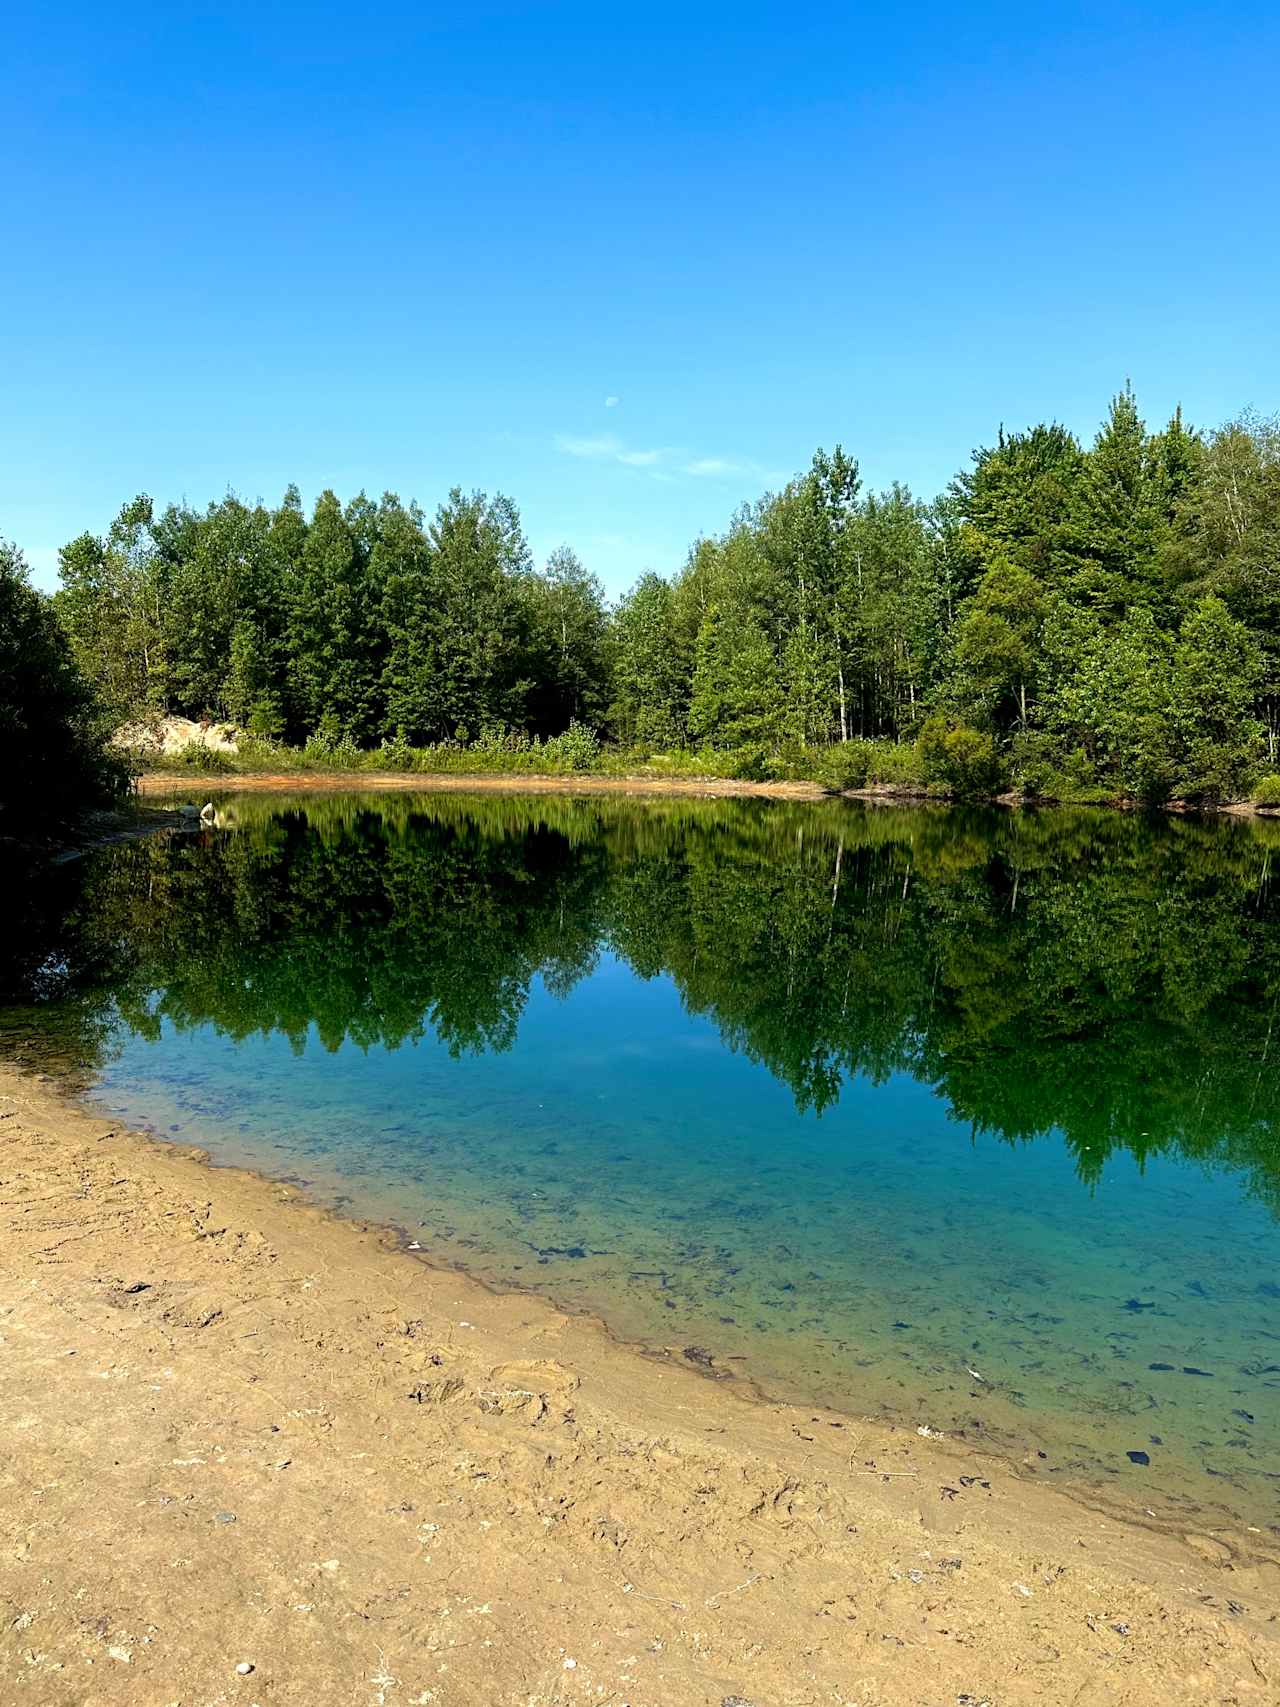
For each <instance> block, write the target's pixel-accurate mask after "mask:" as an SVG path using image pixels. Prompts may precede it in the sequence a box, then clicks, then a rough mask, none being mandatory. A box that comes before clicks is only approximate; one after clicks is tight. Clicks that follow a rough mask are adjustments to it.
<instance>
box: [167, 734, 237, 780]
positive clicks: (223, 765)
mask: <svg viewBox="0 0 1280 1707" xmlns="http://www.w3.org/2000/svg"><path fill="white" fill-rule="evenodd" d="M170 763H171V764H172V765H173V766H174V768H175V769H177V770H186V771H199V772H200V774H201V775H202V776H230V775H231V774H232V772H233V771H234V770H235V768H236V766H235V760H234V758H233V756H232V755H231V754H230V753H223V752H219V751H218V749H217V748H216V747H206V746H205V745H204V743H203V742H202V741H188V742H187V744H186V746H185V747H183V748H182V749H181V750H180V751H178V752H176V753H174V754H173V755H172V757H171V759H170Z"/></svg>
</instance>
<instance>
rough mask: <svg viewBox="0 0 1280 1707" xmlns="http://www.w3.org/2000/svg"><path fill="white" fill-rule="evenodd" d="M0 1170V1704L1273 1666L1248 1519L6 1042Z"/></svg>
mask: <svg viewBox="0 0 1280 1707" xmlns="http://www.w3.org/2000/svg"><path fill="white" fill-rule="evenodd" d="M359 782H360V784H361V785H362V786H364V785H367V782H368V779H367V778H360V779H359ZM466 782H467V784H468V785H471V784H472V783H473V782H474V779H471V778H468V779H466ZM290 784H291V786H296V779H292V778H291V779H290ZM520 786H521V787H524V786H525V779H520ZM0 1179H2V1180H3V1187H2V1189H0V1700H3V1701H4V1702H6V1703H8V1702H14V1703H21V1702H31V1703H39V1704H42V1707H43V1704H49V1707H63V1704H65V1707H71V1704H73V1703H74V1704H75V1707H93V1704H98V1707H106V1704H112V1707H114V1704H116V1703H135V1702H136V1703H147V1704H155V1707H161V1704H167V1703H181V1704H182V1707H196V1704H205V1703H214V1702H217V1703H233V1702H235V1703H238V1702H243V1703H246V1704H248V1703H259V1704H261V1707H268V1704H277V1703H297V1704H299V1707H302V1704H306V1707H329V1704H338V1703H348V1702H350V1703H360V1704H362V1707H363V1704H369V1707H374V1704H377V1707H397V1704H399V1703H424V1704H425V1703H433V1704H438V1707H473V1704H474V1707H506V1704H510V1707H517V1704H519V1707H550V1704H552V1703H562V1704H565V1707H568V1704H570V1703H587V1702H591V1703H600V1704H609V1707H622V1704H624V1703H629V1704H630V1707H703V1704H710V1707H721V1704H722V1703H725V1702H738V1701H742V1702H747V1703H751V1704H752V1707H799V1704H805V1707H808V1704H809V1703H847V1704H855V1703H856V1704H857V1707H864V1704H877V1703H884V1704H902V1707H908V1704H910V1707H954V1704H957V1703H967V1704H974V1707H976V1704H977V1703H980V1702H990V1703H991V1707H1017V1704H1020V1703H1031V1702H1037V1703H1045V1702H1050V1703H1056V1702H1062V1703H1067V1702H1070V1703H1074V1704H1078V1707H1112V1704H1114V1707H1120V1704H1121V1703H1124V1704H1144V1703H1151V1704H1152V1707H1155V1704H1156V1703H1161V1704H1167V1703H1181V1702H1186V1703H1192V1702H1195V1703H1197V1704H1199V1703H1205V1702H1216V1701H1234V1702H1252V1701H1257V1702H1259V1703H1262V1702H1269V1701H1274V1700H1275V1699H1276V1698H1277V1694H1278V1693H1280V1565H1278V1564H1277V1562H1276V1560H1275V1558H1274V1557H1268V1547H1267V1542H1268V1539H1269V1538H1268V1537H1264V1536H1261V1535H1258V1536H1256V1537H1249V1538H1245V1539H1244V1541H1243V1542H1241V1541H1238V1540H1236V1539H1234V1538H1216V1537H1213V1536H1209V1535H1203V1536H1193V1537H1190V1538H1183V1537H1176V1536H1164V1535H1159V1534H1155V1533H1152V1532H1150V1531H1148V1530H1146V1529H1143V1528H1141V1527H1139V1526H1138V1525H1136V1524H1135V1525H1125V1524H1121V1523H1117V1522H1116V1521H1114V1520H1113V1519H1111V1518H1104V1517H1102V1516H1099V1515H1097V1514H1095V1513H1093V1512H1090V1511H1088V1510H1086V1509H1085V1508H1084V1507H1082V1506H1080V1505H1078V1504H1076V1503H1075V1502H1074V1501H1073V1500H1071V1499H1070V1498H1069V1497H1068V1496H1066V1495H1064V1494H1062V1493H1061V1492H1055V1491H1053V1490H1050V1489H1047V1488H1046V1489H1041V1488H1039V1487H1036V1486H1034V1485H1030V1486H1029V1485H1028V1484H1027V1483H1026V1482H1024V1481H1018V1480H1015V1479H1014V1478H1013V1477H1012V1476H1011V1475H1010V1474H1009V1473H1008V1472H1006V1471H1005V1470H1004V1468H1003V1467H1002V1466H1001V1465H999V1464H997V1463H995V1462H993V1461H990V1460H983V1459H981V1458H977V1457H974V1456H973V1455H972V1454H969V1453H967V1452H966V1453H961V1452H959V1451H958V1450H956V1449H955V1448H954V1446H953V1444H952V1443H950V1442H947V1441H936V1440H929V1439H924V1438H920V1437H919V1436H918V1435H916V1433H915V1432H914V1431H909V1430H908V1431H894V1430H891V1429H888V1428H885V1427H883V1426H873V1425H863V1424H854V1423H853V1422H851V1421H850V1420H849V1419H847V1418H842V1417H839V1416H836V1415H834V1414H829V1413H815V1412H813V1411H811V1410H808V1409H795V1408H792V1407H788V1406H782V1405H776V1404H766V1403H764V1402H761V1401H759V1400H757V1399H755V1398H753V1397H751V1396H750V1395H747V1394H745V1393H744V1392H742V1391H741V1390H740V1389H738V1388H737V1387H735V1386H733V1385H731V1384H718V1383H716V1382H714V1381H712V1380H710V1379H707V1378H706V1377H705V1376H704V1375H702V1374H700V1373H699V1372H698V1370H697V1369H696V1367H694V1365H693V1364H692V1363H690V1362H688V1361H687V1360H685V1359H684V1358H682V1357H681V1355H680V1354H679V1350H678V1348H677V1350H676V1354H675V1355H674V1356H673V1357H672V1359H671V1360H670V1362H668V1363H662V1362H657V1361H654V1360H652V1359H648V1358H645V1357H642V1356H640V1355H639V1354H637V1353H635V1352H633V1351H631V1350H629V1349H627V1348H625V1347H622V1346H619V1345H618V1344H616V1343H615V1342H613V1341H612V1340H611V1339H610V1338H609V1336H608V1335H607V1334H606V1333H605V1332H604V1331H603V1330H602V1329H601V1328H600V1327H599V1326H598V1325H597V1324H595V1323H593V1322H591V1321H588V1320H585V1319H582V1318H574V1317H569V1316H565V1315H561V1314H559V1313H557V1312H556V1311H555V1310H553V1309H551V1308H550V1307H549V1306H547V1305H545V1304H543V1303H541V1302H539V1301H537V1300H533V1299H530V1298H528V1297H522V1296H496V1295H494V1294H491V1293H489V1292H488V1291H486V1290H485V1289H483V1288H482V1287H480V1286H479V1285H478V1284H477V1283H475V1282H472V1281H469V1280H466V1279H464V1278H462V1277H460V1276H457V1275H455V1274H453V1273H450V1272H447V1271H444V1270H440V1269H436V1268H432V1267H430V1266H429V1265H428V1264H427V1263H426V1262H425V1261H424V1260H422V1258H421V1257H418V1256H415V1255H414V1254H412V1253H411V1252H408V1251H406V1250H403V1249H401V1248H399V1247H398V1244H397V1241H396V1239H395V1237H394V1236H393V1235H392V1234H389V1233H387V1232H385V1231H383V1230H379V1229H377V1228H373V1227H369V1226H366V1225H363V1224H359V1223H352V1222H344V1221H340V1220H338V1219H336V1218H334V1217H332V1216H330V1215H328V1214H326V1213H324V1212H322V1211H320V1210H318V1209H316V1208H315V1207H313V1206H310V1205H309V1204H308V1203H307V1202H306V1200H305V1198H303V1197H302V1196H300V1194H299V1192H298V1190H297V1189H296V1188H295V1187H293V1186H287V1185H277V1184H272V1183H269V1182H267V1181H264V1180H262V1179H261V1178H258V1177H256V1176H254V1175H249V1174H242V1173H238V1172H234V1171H231V1170H222V1169H212V1168H210V1167H208V1166H207V1165H206V1164H205V1163H204V1162H203V1161H202V1160H201V1159H200V1158H199V1157H198V1156H196V1155H194V1154H193V1153H191V1152H188V1151H182V1150H178V1149H176V1148H170V1147H168V1146H165V1145H163V1144H158V1143H156V1142H154V1141H152V1140H149V1139H146V1138H144V1137H140V1136H137V1135H132V1134H129V1133H127V1132H123V1131H120V1130H118V1129H117V1128H114V1127H112V1126H111V1125H109V1124H108V1123H106V1122H104V1121H102V1120H99V1119H97V1118H95V1117H94V1116H92V1115H90V1114H89V1113H87V1112H85V1111H84V1110H83V1109H81V1108H79V1107H77V1106H76V1105H74V1104H72V1103H69V1102H67V1101H65V1100H63V1099H62V1098H60V1097H59V1096H58V1095H57V1094H56V1093H55V1091H54V1090H53V1089H52V1088H51V1087H50V1086H49V1085H47V1084H44V1083H41V1082H36V1081H32V1080H24V1079H20V1078H18V1077H17V1076H15V1075H14V1074H12V1073H0ZM1255 1543H1256V1545H1255ZM242 1665H243V1666H250V1667H252V1668H253V1669H252V1670H251V1671H247V1672H241V1671H237V1667H238V1666H242Z"/></svg>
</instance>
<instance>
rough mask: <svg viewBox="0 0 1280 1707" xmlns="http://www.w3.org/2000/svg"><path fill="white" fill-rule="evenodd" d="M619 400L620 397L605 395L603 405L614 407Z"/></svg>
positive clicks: (607, 407)
mask: <svg viewBox="0 0 1280 1707" xmlns="http://www.w3.org/2000/svg"><path fill="white" fill-rule="evenodd" d="M621 402H622V399H621V397H606V398H605V400H604V406H605V408H606V409H616V408H617V407H618V405H619V403H621Z"/></svg>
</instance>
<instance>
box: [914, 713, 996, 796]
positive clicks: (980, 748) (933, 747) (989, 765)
mask: <svg viewBox="0 0 1280 1707" xmlns="http://www.w3.org/2000/svg"><path fill="white" fill-rule="evenodd" d="M916 753H917V755H918V758H919V762H920V772H921V775H922V776H923V778H924V780H925V781H926V782H929V783H935V782H940V783H943V784H944V785H945V786H946V787H947V788H949V789H950V790H951V791H952V793H953V794H958V795H959V796H960V797H961V799H965V800H976V799H981V798H983V797H984V796H989V795H992V794H995V793H996V792H997V790H998V789H999V787H1000V780H1001V776H1000V757H999V754H998V753H997V751H996V744H995V741H994V740H993V739H992V737H991V736H990V735H988V734H987V733H986V732H985V731H983V730H981V729H973V728H971V727H970V726H969V725H968V724H966V723H960V724H956V725H955V726H952V725H950V724H949V723H948V722H947V719H946V718H945V717H930V718H929V719H928V720H927V721H926V723H925V724H924V727H923V728H922V729H921V731H920V736H919V739H918V740H917V742H916Z"/></svg>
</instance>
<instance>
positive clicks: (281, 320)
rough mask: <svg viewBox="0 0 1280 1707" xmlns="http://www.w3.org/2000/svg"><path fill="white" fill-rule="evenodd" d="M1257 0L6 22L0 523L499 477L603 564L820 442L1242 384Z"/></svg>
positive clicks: (1268, 335) (43, 571)
mask: <svg viewBox="0 0 1280 1707" xmlns="http://www.w3.org/2000/svg"><path fill="white" fill-rule="evenodd" d="M1278 72H1280V19H1278V17H1277V12H1276V9H1275V8H1274V6H1263V5H1258V4H1254V3H1251V0H1245V3H1242V4H1234V5H1231V4H1222V5H1200V6H1186V5H1180V4H1178V3H1177V0H1168V3H1167V4H1165V5H1163V6H1149V7H1148V6H1126V5H1123V4H1113V5H1095V4H1078V5H1074V6H1068V5H1056V4H1048V5H1043V4H1041V5H1027V4H1026V3H1025V0H1020V3H1018V4H1009V3H992V0H972V3H971V4H968V5H958V4H957V5H927V4H926V5H923V6H916V7H914V8H910V9H899V8H898V7H890V6H879V5H876V6H857V5H851V4H846V5H838V6H837V5H823V4H813V5H809V6H800V5H796V4H795V3H794V0H792V3H791V4H788V5H785V6H784V5H768V6H761V5H751V4H745V3H744V4H736V5H732V6H729V5H722V4H719V3H706V0H704V3H702V4H689V3H688V0H685V3H684V4H681V5H679V6H672V5H668V4H665V3H657V4H650V5H648V6H645V7H640V8H635V9H625V8H622V7H619V6H607V5H600V4H598V3H596V4H592V5H584V4H578V3H573V4H555V3H549V4H537V5H534V4H525V5H495V4H487V3H484V0H479V3H477V0H470V3H468V4H466V5H458V6H451V7H444V6H437V5H431V4H415V5H402V4H398V3H397V0H386V3H384V4H382V5H379V6H368V7H364V6H361V7H357V6H352V5H348V6H342V7H334V6H330V5H325V4H315V5H308V6H305V7H303V6H299V5H292V4H284V5H277V4H272V3H271V0H258V3H256V4H252V5H247V4H243V3H241V0H233V3H221V4H219V3H208V0H206V3H203V4H202V3H200V0H196V3H194V4H191V5H187V4H180V5H179V4H173V3H172V0H167V3H166V4H164V5H139V4H129V3H128V0H122V3H121V4H119V5H116V6H106V5H103V4H101V3H100V0H95V3H94V4H92V5H89V4H85V3H83V0H71V3H68V4H63V5H58V4H57V3H56V0H44V3H41V4H39V5H33V4H30V3H29V0H17V4H13V3H12V0H11V4H10V6H9V7H7V8H6V22H5V26H4V51H3V55H2V56H0V111H3V113H4V115H5V122H4V131H5V136H4V141H3V144H0V148H2V151H3V152H2V153H0V162H2V163H0V189H2V190H3V206H4V209H5V215H6V218H5V226H6V231H5V235H6V238H7V244H6V248H7V254H6V257H5V261H4V265H3V270H2V272H0V305H2V307H3V318H2V320H0V327H2V330H0V398H2V399H3V407H2V408H0V533H3V534H5V535H7V536H9V537H11V538H13V539H16V540H17V542H18V543H19V544H20V545H21V546H23V548H24V549H25V550H26V551H27V553H28V556H29V558H30V559H31V561H32V563H33V565H34V566H35V568H36V571H37V578H38V579H39V580H40V582H41V583H42V584H44V585H51V584H52V566H53V563H54V559H55V555H56V548H57V546H58V545H59V544H61V543H62V542H64V541H65V540H67V539H68V538H70V537H72V536H73V535H74V534H76V533H78V532H80V531H82V530H83V529H85V528H91V529H92V530H93V531H94V532H100V531H102V530H103V529H104V528H105V527H106V526H107V525H108V523H109V521H110V519H111V516H112V515H113V513H114V512H115V510H116V509H117V508H118V507H119V505H120V504H121V503H122V502H123V501H124V500H125V499H126V498H128V497H129V496H130V495H132V494H133V493H134V492H136V491H139V490H145V491H149V492H151V493H152V494H153V496H154V497H156V499H157V500H159V501H161V502H163V501H167V500H169V499H175V498H183V497H185V498H187V499H189V500H191V501H192V502H196V503H199V504H203V503H204V502H205V501H207V500H208V499H210V498H214V497H218V496H220V495H222V494H223V493H224V492H225V491H226V490H227V489H228V488H231V489H233V490H235V491H236V492H238V493H240V494H241V495H242V496H244V497H247V498H253V497H258V496H261V497H264V498H266V499H268V500H271V501H275V500H276V499H278V498H279V496H280V494H281V493H282V491H283V489H284V487H285V486H286V484H287V483H288V482H289V481H291V480H293V481H296V482H297V483H298V484H299V485H300V486H301V488H302V490H303V493H304V496H305V497H306V498H308V499H311V498H313V497H314V496H315V494H316V493H317V492H318V491H319V490H320V489H321V488H322V487H324V486H325V485H332V486H333V487H334V488H335V489H336V490H337V491H338V492H339V493H340V494H341V495H343V496H344V497H346V496H349V495H351V494H352V493H354V492H355V491H357V490H358V489H359V488H361V487H364V488H366V489H367V490H368V491H370V492H371V493H377V492H380V491H381V490H383V489H384V488H391V489H393V490H396V491H399V492H400V493H401V495H402V496H404V497H409V496H416V497H417V498H419V499H420V500H421V501H422V502H424V503H425V504H427V505H428V506H429V507H434V505H435V503H436V501H437V500H438V498H439V497H440V496H442V495H443V493H444V492H445V491H446V490H447V488H448V487H449V486H451V485H454V484H459V485H462V486H464V487H472V486H479V487H484V488H486V489H488V490H490V491H492V490H495V489H501V490H504V491H507V492H509V493H510V494H511V496H512V497H514V498H515V499H516V501H517V502H518V503H519V505H520V507H521V510H522V512H523V515H524V518H525V524H526V528H527V530H528V533H529V535H530V538H531V540H532V542H533V544H534V547H535V549H536V550H537V551H538V552H539V554H542V553H545V552H546V550H548V549H549V548H550V547H551V546H553V545H555V544H556V543H558V542H559V541H561V540H567V541H569V542H570V543H572V544H574V545H575V546H576V547H577V548H578V550H579V551H580V553H581V555H582V556H583V557H584V558H585V559H586V560H587V562H588V563H589V564H590V565H591V566H592V567H593V568H595V569H596V570H597V571H598V572H599V573H600V574H601V576H602V577H603V578H604V580H605V582H606V584H607V586H608V587H609V588H610V589H611V590H612V591H617V590H620V589H621V588H622V587H623V586H625V585H626V584H627V583H628V582H630V581H631V580H632V579H633V578H634V576H635V575H636V574H637V573H639V571H640V570H642V569H643V568H645V567H649V566H653V567H656V568H659V569H662V570H669V569H671V568H674V567H675V566H677V565H678V563H679V562H680V561H681V559H682V558H683V555H684V552H685V550H686V548H687V546H688V543H689V541H690V540H691V539H692V538H693V536H694V535H695V534H697V533H698V532H707V531H714V530H716V529H718V528H720V527H722V526H723V525H724V523H725V521H726V520H727V518H728V516H729V515H730V513H731V512H732V510H733V508H734V507H735V505H736V504H737V503H738V502H739V501H741V500H742V499H744V498H750V497H754V496H755V495H757V494H758V493H759V492H760V491H761V490H763V489H764V488H765V487H767V486H770V485H776V484H777V483H778V482H779V480H780V479H781V478H784V477H786V476H787V475H789V474H790V473H791V472H793V471H795V470H796V469H798V468H800V467H802V466H803V465H804V464H805V463H807V461H808V459H809V457H810V455H811V453H812V450H813V448H814V446H815V445H817V444H819V443H823V444H826V445H828V446H830V445H831V444H832V443H834V442H835V441H836V440H841V441H843V443H844V444H845V445H846V447H848V448H849V449H850V450H852V451H853V453H854V454H856V455H857V456H858V457H859V458H860V459H861V461H862V464H863V469H864V472H865V473H866V475H867V477H868V478H869V479H870V480H872V481H874V482H877V483H878V482H884V481H887V480H889V479H891V478H893V477H894V476H897V477H900V478H903V479H905V480H907V481H908V482H909V483H910V484H911V485H912V486H913V487H914V488H915V489H917V490H918V491H920V492H921V493H923V494H924V495H926V496H931V495H932V494H933V493H934V492H935V491H936V490H938V489H939V488H940V487H941V486H942V485H943V484H944V483H945V481H946V480H947V479H948V477H949V476H950V475H951V473H952V472H954V470H955V469H956V468H957V467H958V466H960V465H961V464H962V463H963V462H964V461H965V460H966V459H967V457H968V454H969V452H970V450H971V449H972V448H973V447H974V446H975V445H976V444H979V443H981V442H984V441H989V440H990V439H991V438H992V437H993V436H994V434H995V431H996V428H997V425H998V424H999V422H1000V421H1002V420H1003V421H1005V422H1006V423H1008V424H1009V425H1022V424H1026V423H1028V422H1030V421H1033V420H1036V419H1039V418H1041V417H1046V416H1055V415H1056V416H1057V417H1058V418H1060V419H1062V420H1064V421H1066V422H1067V424H1068V425H1070V426H1071V427H1073V428H1075V429H1076V430H1078V431H1080V432H1082V433H1085V434H1091V433H1092V431H1093V430H1094V428H1095V426H1096V424H1097V421H1098V419H1099V417H1100V416H1101V414H1102V412H1103V410H1104V408H1105V406H1106V402H1107V399H1108V397H1109V396H1110V394H1111V393H1112V392H1113V391H1114V390H1116V389H1117V388H1118V387H1119V386H1120V385H1121V384H1122V383H1123V381H1124V379H1125V377H1126V376H1130V377H1131V378H1132V380H1133V383H1134V385H1135V387H1136V388H1137V391H1138V394H1139V400H1140V402H1141V403H1142V405H1143V407H1144V409H1145V411H1146V412H1147V414H1148V415H1149V416H1150V417H1158V416H1162V415H1164V414H1166V413H1167V412H1168V411H1169V410H1170V409H1171V408H1172V406H1173V404H1174V403H1175V402H1176V401H1178V400H1181V402H1182V403H1183V405H1184V407H1185V409H1186V410H1187V412H1188V414H1189V415H1190V417H1191V418H1192V419H1193V420H1195V421H1196V422H1199V423H1207V424H1212V423H1214V422H1216V421H1219V420H1221V419H1223V418H1224V417H1226V416H1227V415H1229V414H1231V413H1233V412H1235V411H1236V410H1238V409H1239V408H1240V407H1241V406H1243V405H1245V404H1247V403H1253V404H1255V405H1257V406H1258V407H1259V408H1261V409H1263V410H1264V411H1268V412H1269V411H1270V410H1271V409H1273V408H1275V407H1276V406H1280V336H1278V334H1280V239H1278V236H1277V218H1278V213H1277V210H1278V208H1280V194H1278V192H1277V185H1278V184H1280V140H1278V138H1280V130H1278V129H1277V126H1276V122H1275V112H1276V100H1277V86H1278V84H1280V77H1278V75H1277V73H1278Z"/></svg>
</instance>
